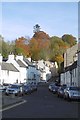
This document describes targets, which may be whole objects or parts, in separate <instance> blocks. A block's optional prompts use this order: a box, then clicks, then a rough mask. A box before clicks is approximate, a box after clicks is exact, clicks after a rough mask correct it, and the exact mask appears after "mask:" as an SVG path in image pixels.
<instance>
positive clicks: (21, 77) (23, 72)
mask: <svg viewBox="0 0 80 120" xmlns="http://www.w3.org/2000/svg"><path fill="white" fill-rule="evenodd" d="M18 59H19V60H21V61H22V62H23V63H24V64H25V62H24V61H23V56H16V60H18ZM7 62H8V63H12V64H13V65H14V66H15V67H16V68H17V69H18V70H19V74H18V75H19V77H18V81H19V83H20V82H21V83H23V82H25V80H27V76H28V75H27V65H26V64H25V65H26V68H23V67H20V66H19V64H18V63H17V62H16V61H15V59H14V55H9V56H8V61H7Z"/></svg>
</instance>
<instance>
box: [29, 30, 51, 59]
mask: <svg viewBox="0 0 80 120" xmlns="http://www.w3.org/2000/svg"><path fill="white" fill-rule="evenodd" d="M49 39H50V37H49V35H48V34H46V33H45V32H43V31H39V32H35V34H34V35H33V37H32V39H31V41H30V50H31V53H32V58H33V59H35V60H39V59H44V60H46V59H49V56H48V55H49V54H48V49H49V42H50V41H49Z"/></svg>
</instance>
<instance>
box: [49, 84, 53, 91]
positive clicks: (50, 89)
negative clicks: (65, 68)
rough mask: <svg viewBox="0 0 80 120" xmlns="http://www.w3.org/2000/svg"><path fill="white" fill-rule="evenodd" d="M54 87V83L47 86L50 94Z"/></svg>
mask: <svg viewBox="0 0 80 120" xmlns="http://www.w3.org/2000/svg"><path fill="white" fill-rule="evenodd" d="M53 86H54V83H51V84H49V87H48V88H49V91H51V92H52V87H53Z"/></svg>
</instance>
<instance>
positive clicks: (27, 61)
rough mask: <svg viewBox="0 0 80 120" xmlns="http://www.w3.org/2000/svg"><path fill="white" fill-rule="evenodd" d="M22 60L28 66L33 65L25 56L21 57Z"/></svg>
mask: <svg viewBox="0 0 80 120" xmlns="http://www.w3.org/2000/svg"><path fill="white" fill-rule="evenodd" d="M23 60H24V61H25V63H27V64H28V65H29V66H32V67H35V65H33V64H32V62H30V61H29V60H28V59H27V58H23Z"/></svg>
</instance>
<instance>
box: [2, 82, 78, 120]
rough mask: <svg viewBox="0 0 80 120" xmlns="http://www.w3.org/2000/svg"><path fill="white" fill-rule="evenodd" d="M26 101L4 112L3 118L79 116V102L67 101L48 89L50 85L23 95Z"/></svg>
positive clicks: (39, 87)
mask: <svg viewBox="0 0 80 120" xmlns="http://www.w3.org/2000/svg"><path fill="white" fill-rule="evenodd" d="M23 99H24V100H26V102H25V103H23V104H20V105H18V106H15V107H12V108H11V109H8V110H5V111H3V112H2V118H78V113H79V109H78V108H79V103H78V102H77V101H71V102H68V101H65V100H64V99H61V98H58V97H57V95H56V94H53V93H51V92H50V91H49V90H48V85H47V84H46V85H40V86H38V90H37V91H35V92H33V93H31V94H29V95H25V96H23Z"/></svg>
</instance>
